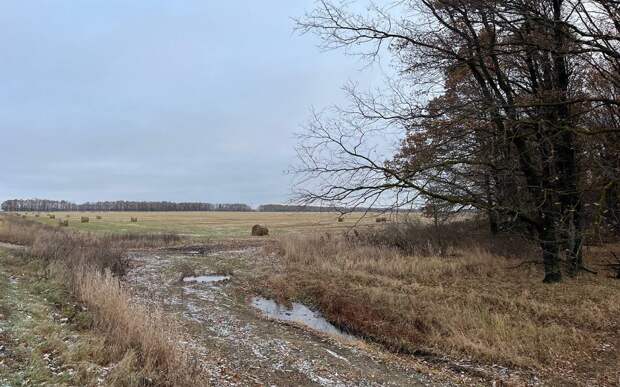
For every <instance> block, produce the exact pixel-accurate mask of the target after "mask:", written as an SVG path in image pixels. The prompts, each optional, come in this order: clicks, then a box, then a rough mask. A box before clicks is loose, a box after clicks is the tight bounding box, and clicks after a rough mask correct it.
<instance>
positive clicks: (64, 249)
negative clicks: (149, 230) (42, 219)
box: [0, 217, 200, 386]
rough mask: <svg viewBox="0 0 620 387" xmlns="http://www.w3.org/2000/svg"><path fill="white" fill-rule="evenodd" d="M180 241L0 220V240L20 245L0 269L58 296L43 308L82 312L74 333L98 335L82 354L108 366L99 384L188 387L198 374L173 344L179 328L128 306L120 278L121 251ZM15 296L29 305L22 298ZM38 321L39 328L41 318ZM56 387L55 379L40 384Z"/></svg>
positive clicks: (36, 330)
mask: <svg viewBox="0 0 620 387" xmlns="http://www.w3.org/2000/svg"><path fill="white" fill-rule="evenodd" d="M179 240H180V238H178V237H176V236H173V235H171V234H150V235H135V234H126V235H122V236H121V235H115V236H95V235H92V234H87V233H78V232H73V231H69V230H66V229H63V228H59V227H51V226H47V225H44V224H41V223H38V222H32V221H28V220H23V219H21V218H15V217H11V218H9V217H3V218H2V224H1V227H0V241H2V242H6V243H13V244H19V245H22V246H26V247H27V249H25V250H21V251H20V252H19V253H11V254H9V255H8V257H9V258H6V259H5V263H6V262H7V259H9V260H10V262H11V264H10V265H7V266H6V268H5V269H4V270H13V271H16V270H17V271H20V270H22V269H23V268H24V267H28V268H29V270H28V271H27V272H26V273H24V274H22V275H24V276H27V277H29V278H25V279H24V281H25V282H26V281H30V280H31V278H35V279H38V278H41V279H42V281H44V282H42V283H41V284H40V285H39V286H40V288H41V289H42V290H43V291H45V292H46V293H49V292H50V291H51V290H50V289H52V290H54V289H56V291H57V292H59V294H62V297H57V298H59V300H57V301H51V302H49V301H48V300H47V299H45V301H46V302H47V304H46V306H42V308H52V307H54V306H56V308H60V309H61V310H62V309H63V307H62V305H63V304H65V303H70V302H72V300H75V301H73V302H75V303H78V304H79V305H80V306H81V307H83V308H84V310H86V311H87V313H82V312H80V313H79V317H76V318H77V320H78V321H83V322H84V324H83V325H82V326H81V328H88V329H89V335H93V336H94V337H99V338H98V339H95V344H93V346H92V347H90V348H86V349H83V350H82V352H83V351H86V352H88V353H86V354H84V353H82V355H83V356H85V357H86V358H89V357H90V356H91V355H92V356H94V358H92V359H90V360H89V361H91V362H95V363H96V364H98V365H100V366H101V367H104V366H107V367H109V368H111V369H113V371H111V372H110V373H109V374H106V375H105V383H106V384H113V385H129V386H139V385H175V386H176V385H190V384H191V385H194V383H195V381H194V378H195V377H198V376H199V375H200V370H199V369H198V368H197V367H196V366H192V362H191V355H190V353H188V352H187V351H186V349H185V348H183V347H181V345H180V344H179V343H180V342H181V341H182V337H181V336H180V335H181V332H182V329H180V327H179V325H178V323H177V322H176V321H175V320H173V319H171V318H169V317H165V316H164V315H163V314H162V313H160V312H159V311H158V310H156V309H151V308H147V307H144V306H140V305H138V304H136V303H134V302H132V299H131V295H130V294H129V292H128V291H127V290H125V289H124V288H123V286H122V283H121V282H120V279H119V278H120V276H122V274H123V273H124V271H125V268H126V262H125V261H124V254H123V253H124V251H125V250H126V249H129V248H149V247H160V246H167V245H171V244H174V243H177V242H179ZM15 254H18V255H17V256H15ZM3 266H4V265H3ZM22 271H23V270H22ZM4 275H5V277H6V276H7V275H9V274H7V273H4ZM10 275H14V274H10ZM18 299H20V300H21V301H22V302H24V301H25V300H30V298H29V297H24V296H23V295H22V296H20V297H18ZM5 302H7V301H5ZM42 302H43V301H42ZM48 304H49V305H48ZM50 305H51V306H50ZM5 308H6V307H5ZM74 317H75V316H74ZM41 320H42V323H44V321H43V320H45V318H44V316H43V317H41ZM18 325H19V324H18ZM44 328H45V327H41V326H38V325H33V326H30V327H29V329H26V331H27V333H24V334H31V335H43V336H46V329H44ZM15 329H16V330H18V331H19V329H20V328H15ZM50 329H51V328H50ZM35 366H36V365H35ZM36 367H38V366H36ZM20 372H21V371H20ZM32 372H35V371H32ZM36 372H37V373H38V372H39V371H36ZM22 373H23V372H22ZM22 373H20V375H21V374H22ZM64 377H65V378H66V380H65V381H70V382H71V383H69V384H73V383H76V382H77V381H78V380H77V379H75V378H73V377H74V375H66V376H64ZM67 378H68V379H67ZM57 382H60V379H58V376H54V377H53V378H52V379H49V380H47V381H45V383H57ZM79 384H81V383H79Z"/></svg>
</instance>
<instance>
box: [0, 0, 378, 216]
mask: <svg viewBox="0 0 620 387" xmlns="http://www.w3.org/2000/svg"><path fill="white" fill-rule="evenodd" d="M312 7H313V1H312V0H295V1H291V0H268V1H260V2H259V1H240V0H237V1H211V0H181V1H170V0H131V1H127V0H123V1H115V0H100V1H95V0H92V1H91V0H84V1H72V0H55V1H49V0H29V1H26V0H12V1H8V0H7V1H2V2H0V26H1V27H0V49H1V52H2V56H1V60H0V133H1V134H2V140H1V145H2V148H1V149H0V165H1V168H2V172H1V173H0V201H2V200H4V199H9V198H31V197H39V198H49V199H67V200H72V201H77V202H82V201H87V200H91V201H94V200H117V199H127V200H171V201H210V202H246V203H249V204H252V205H256V204H260V203H267V202H284V201H286V200H287V199H288V195H289V193H290V181H291V177H290V176H288V175H286V174H285V173H284V172H285V171H286V170H287V168H288V167H289V166H290V164H291V163H293V162H294V150H293V147H294V145H295V139H294V137H293V134H294V133H295V132H296V131H299V128H300V125H302V124H303V123H304V121H306V120H307V118H308V116H309V112H310V108H311V107H312V106H314V107H316V108H319V109H320V108H323V107H326V106H328V105H332V104H337V103H342V102H343V100H344V93H343V92H342V90H341V86H342V85H343V84H345V83H346V82H347V81H349V80H352V81H360V82H361V83H362V85H366V84H368V85H369V86H370V84H371V83H372V81H371V80H372V79H375V78H377V77H378V75H377V73H378V72H379V71H378V70H377V69H373V68H370V69H364V70H362V69H363V68H364V64H363V63H360V62H359V60H358V59H357V58H355V57H351V56H346V55H345V54H344V53H343V52H340V51H333V52H324V51H321V50H320V49H319V48H318V47H317V45H318V43H319V42H318V40H317V39H316V38H315V37H313V36H299V35H298V34H296V33H295V32H294V31H293V27H294V22H293V21H292V20H291V18H292V17H299V16H301V15H303V14H304V12H306V11H310V10H311V9H312Z"/></svg>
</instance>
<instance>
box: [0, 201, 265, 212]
mask: <svg viewBox="0 0 620 387" xmlns="http://www.w3.org/2000/svg"><path fill="white" fill-rule="evenodd" d="M2 210H3V211H33V212H38V211H40V212H53V211H253V210H252V207H250V206H248V205H247V204H242V203H222V204H213V203H174V202H136V201H125V200H117V201H106V202H92V203H91V202H86V203H82V204H76V203H72V202H68V201H66V200H45V199H14V200H7V201H5V202H3V203H2Z"/></svg>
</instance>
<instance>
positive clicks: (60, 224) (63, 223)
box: [58, 220, 69, 227]
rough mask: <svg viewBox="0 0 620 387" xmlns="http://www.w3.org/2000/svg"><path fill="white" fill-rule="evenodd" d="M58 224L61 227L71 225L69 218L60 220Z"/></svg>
mask: <svg viewBox="0 0 620 387" xmlns="http://www.w3.org/2000/svg"><path fill="white" fill-rule="evenodd" d="M58 226H59V227H69V221H68V220H59V221H58Z"/></svg>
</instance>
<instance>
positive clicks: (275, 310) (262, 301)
mask: <svg viewBox="0 0 620 387" xmlns="http://www.w3.org/2000/svg"><path fill="white" fill-rule="evenodd" d="M250 304H251V305H252V306H253V307H255V308H257V309H259V310H260V311H262V312H263V313H264V314H265V315H266V316H267V317H270V318H273V319H276V320H281V321H292V322H296V323H300V324H303V325H305V326H307V327H309V328H312V329H314V330H317V331H320V332H323V333H327V334H328V335H333V336H338V337H342V338H346V339H353V336H351V335H349V334H346V333H344V332H343V331H341V330H340V329H338V328H336V327H335V326H334V325H333V324H331V323H330V322H329V321H327V320H325V318H323V316H321V314H320V313H318V312H314V311H312V310H310V309H309V308H308V307H306V306H305V305H303V304H300V303H297V302H294V303H293V307H292V308H290V309H289V308H287V307H285V306H283V305H280V304H278V303H277V302H275V301H273V300H269V299H266V298H263V297H252V300H251V301H250Z"/></svg>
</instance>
